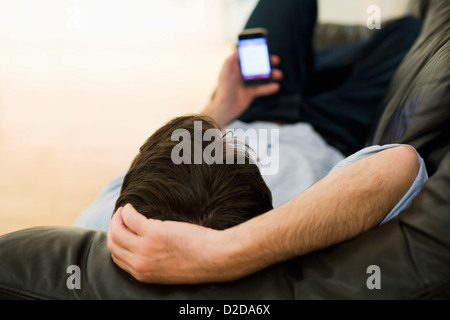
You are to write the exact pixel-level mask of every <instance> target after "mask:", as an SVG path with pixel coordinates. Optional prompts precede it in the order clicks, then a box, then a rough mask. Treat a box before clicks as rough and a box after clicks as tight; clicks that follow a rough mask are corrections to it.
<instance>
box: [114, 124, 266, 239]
mask: <svg viewBox="0 0 450 320" xmlns="http://www.w3.org/2000/svg"><path fill="white" fill-rule="evenodd" d="M195 121H201V123H202V126H201V130H202V134H204V133H205V131H206V130H208V129H217V126H216V125H215V123H214V122H213V121H212V120H211V119H210V118H207V117H202V116H197V115H188V116H183V117H178V118H175V119H173V120H171V121H170V122H169V123H167V124H166V125H164V126H163V127H161V128H160V129H159V130H157V131H156V132H155V133H154V134H153V135H152V136H151V137H150V138H149V139H148V140H147V141H146V142H145V144H144V145H143V146H142V147H141V148H140V152H139V154H138V155H137V156H136V157H135V159H134V161H133V162H132V164H131V167H130V169H129V170H128V172H127V174H126V176H125V178H124V181H123V184H122V189H121V192H120V196H119V198H118V199H117V201H116V206H115V210H114V212H115V211H116V210H117V209H118V208H119V207H121V206H125V205H126V204H127V203H130V204H132V205H133V206H134V207H135V209H136V210H137V211H138V212H140V213H141V214H143V215H144V216H146V217H147V218H153V219H159V220H172V221H183V222H189V223H194V224H198V225H202V226H205V227H209V228H212V229H218V230H223V229H226V228H230V227H232V226H235V225H237V224H240V223H242V222H244V221H247V220H249V219H251V218H253V217H255V216H257V215H259V214H262V213H265V212H267V211H270V210H271V209H273V207H272V195H271V192H270V190H269V188H268V187H267V185H266V183H265V182H264V180H263V178H262V176H261V173H260V171H259V168H258V167H257V166H256V164H254V163H252V162H251V161H249V159H248V158H247V161H246V162H245V164H237V163H239V162H237V157H238V154H239V152H237V151H236V150H237V149H236V148H235V149H234V150H235V151H234V153H233V157H234V160H236V161H235V162H234V163H233V164H227V163H226V161H225V159H226V157H227V156H228V157H229V154H227V153H226V152H223V164H219V163H212V164H206V163H205V162H204V161H202V162H201V164H194V162H192V164H186V163H181V164H175V163H174V162H173V161H172V150H173V149H174V147H175V146H176V145H177V144H179V142H178V141H172V133H173V132H174V131H175V130H177V129H185V130H187V131H188V132H189V133H190V136H191V139H192V140H191V141H192V143H193V142H194V130H195V129H196V127H195V126H194V122H195ZM197 128H198V127H197ZM222 141H223V142H221V143H223V148H224V150H225V147H226V143H227V142H226V139H222ZM208 144H210V142H202V150H204V148H205V147H206V146H207V145H208ZM194 152H195V150H193V151H192V158H193V157H194Z"/></svg>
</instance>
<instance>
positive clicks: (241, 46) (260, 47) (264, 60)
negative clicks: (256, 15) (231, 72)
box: [238, 37, 272, 81]
mask: <svg viewBox="0 0 450 320" xmlns="http://www.w3.org/2000/svg"><path fill="white" fill-rule="evenodd" d="M238 50H239V59H240V62H241V72H242V76H243V78H244V80H245V81H251V80H261V79H268V78H270V75H271V72H272V70H271V66H270V55H269V48H268V45H267V40H266V38H264V37H261V38H252V39H242V40H239V43H238Z"/></svg>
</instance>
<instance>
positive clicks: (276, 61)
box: [270, 54, 281, 66]
mask: <svg viewBox="0 0 450 320" xmlns="http://www.w3.org/2000/svg"><path fill="white" fill-rule="evenodd" d="M270 63H271V64H272V66H278V65H279V64H280V63H281V59H280V57H279V56H277V55H275V54H271V55H270Z"/></svg>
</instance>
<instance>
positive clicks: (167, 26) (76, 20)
mask: <svg viewBox="0 0 450 320" xmlns="http://www.w3.org/2000/svg"><path fill="white" fill-rule="evenodd" d="M407 2H408V0H320V1H319V6H320V10H319V12H320V16H319V19H320V21H328V22H329V21H332V22H342V23H365V21H366V20H367V17H368V15H367V13H366V10H367V7H368V6H370V5H374V4H375V5H378V6H380V8H381V13H382V16H383V18H389V17H392V16H396V15H398V14H400V13H401V12H403V10H404V8H405V6H406V3H407ZM256 3H257V0H0V43H1V42H2V41H3V42H4V41H8V40H14V41H19V42H27V43H31V44H40V43H49V42H53V43H60V44H61V42H76V43H78V44H87V45H105V46H118V45H124V46H127V45H134V46H142V45H144V46H148V45H152V44H168V43H172V44H175V45H177V46H179V45H190V44H192V45H199V44H207V45H217V44H223V43H224V42H229V41H234V40H235V37H236V35H237V33H239V31H240V30H241V29H242V27H243V26H244V23H245V21H246V19H247V17H248V16H249V14H250V12H251V11H252V9H253V7H254V6H255V5H256Z"/></svg>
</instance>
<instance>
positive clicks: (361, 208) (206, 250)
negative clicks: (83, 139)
mask: <svg viewBox="0 0 450 320" xmlns="http://www.w3.org/2000/svg"><path fill="white" fill-rule="evenodd" d="M418 170H419V162H418V158H417V155H416V153H415V151H414V150H413V149H412V148H410V147H407V146H401V147H397V148H392V149H388V150H385V151H382V152H379V153H377V154H375V155H372V156H370V157H367V158H365V159H362V160H360V161H357V162H355V163H353V164H351V165H349V166H347V167H345V168H342V169H340V170H338V171H336V172H334V173H333V174H330V175H328V176H327V177H325V178H324V179H322V180H321V181H319V182H317V183H316V184H314V185H313V186H311V187H310V188H309V189H308V190H306V191H305V192H303V193H302V194H300V195H298V196H297V197H296V198H294V199H292V200H291V201H289V202H287V203H286V204H284V205H282V206H280V207H278V208H276V209H274V210H272V211H270V212H268V213H266V214H263V215H261V216H258V217H256V218H254V219H252V220H249V221H247V222H245V223H243V224H240V225H238V226H236V227H233V228H231V229H227V230H224V231H217V230H212V229H208V228H204V227H201V226H197V225H193V224H188V223H182V222H171V221H158V220H152V219H147V218H145V217H144V216H142V215H140V214H139V213H138V212H136V210H134V208H133V207H132V206H131V205H127V206H125V207H124V208H120V209H119V210H118V212H117V213H116V214H115V215H114V216H113V219H112V221H111V224H110V228H109V231H108V248H109V249H110V251H111V253H112V258H113V260H114V262H116V263H117V264H118V265H119V266H120V267H121V268H123V269H124V270H126V271H128V272H129V273H131V275H133V276H134V277H135V278H136V279H137V280H139V281H142V282H149V283H166V284H174V283H205V282H221V281H231V280H235V279H239V278H241V277H244V276H246V275H249V274H251V273H254V272H256V271H258V270H261V269H264V268H266V267H268V266H270V265H273V264H275V263H278V262H281V261H285V260H288V259H291V258H293V257H296V256H300V255H304V254H307V253H309V252H312V251H315V250H318V249H322V248H326V247H328V246H331V245H334V244H337V243H340V242H342V241H345V240H349V239H352V238H354V237H356V236H358V235H360V234H361V233H363V232H365V231H367V230H369V229H371V228H373V227H375V226H377V225H378V224H379V223H380V222H381V221H382V220H383V218H384V217H385V216H386V215H387V214H388V212H389V211H390V210H391V209H392V208H394V206H395V205H396V203H397V202H398V201H400V199H401V198H402V197H403V195H404V194H405V193H406V192H407V191H408V189H409V188H410V186H411V185H412V184H413V182H414V179H415V177H416V176H417V173H418Z"/></svg>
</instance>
